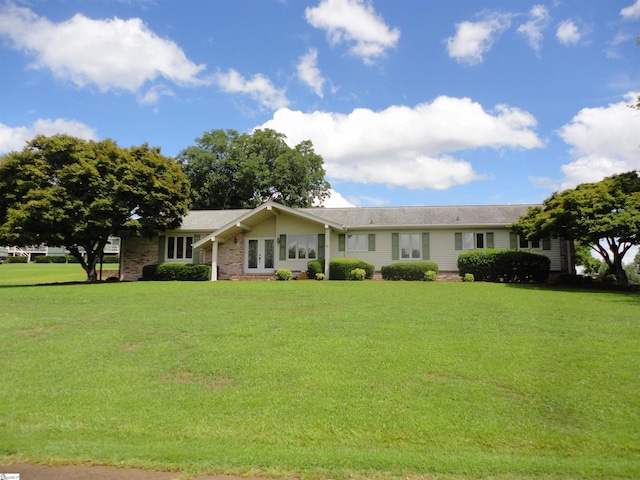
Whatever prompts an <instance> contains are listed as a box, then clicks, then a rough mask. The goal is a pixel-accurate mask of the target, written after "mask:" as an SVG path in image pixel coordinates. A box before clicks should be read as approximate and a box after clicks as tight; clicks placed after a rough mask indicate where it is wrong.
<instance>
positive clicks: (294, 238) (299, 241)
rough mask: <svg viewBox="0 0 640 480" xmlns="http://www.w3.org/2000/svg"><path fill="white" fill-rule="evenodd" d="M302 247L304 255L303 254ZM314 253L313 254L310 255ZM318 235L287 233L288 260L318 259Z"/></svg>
mask: <svg viewBox="0 0 640 480" xmlns="http://www.w3.org/2000/svg"><path fill="white" fill-rule="evenodd" d="M301 247H302V248H304V256H301V255H300V253H301V252H302V250H301ZM292 248H293V249H294V250H293V251H292ZM310 253H313V256H311V255H310ZM317 259H318V235H317V234H316V235H287V260H317Z"/></svg>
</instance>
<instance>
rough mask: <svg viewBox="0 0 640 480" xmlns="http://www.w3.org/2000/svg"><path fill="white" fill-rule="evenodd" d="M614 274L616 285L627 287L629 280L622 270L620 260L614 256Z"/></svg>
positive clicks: (625, 272)
mask: <svg viewBox="0 0 640 480" xmlns="http://www.w3.org/2000/svg"><path fill="white" fill-rule="evenodd" d="M613 263H614V264H613V268H614V273H615V275H616V282H617V283H618V285H620V286H622V287H626V286H628V285H629V278H628V277H627V271H626V270H625V269H624V265H622V258H620V257H618V256H616V258H614V262H613Z"/></svg>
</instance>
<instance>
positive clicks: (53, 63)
mask: <svg viewBox="0 0 640 480" xmlns="http://www.w3.org/2000/svg"><path fill="white" fill-rule="evenodd" d="M0 36H4V37H6V38H9V39H10V40H11V41H12V43H13V47H14V48H15V49H17V50H23V51H25V52H27V53H28V54H29V55H31V56H33V58H34V62H33V65H32V66H33V67H34V68H46V69H49V70H51V72H52V73H53V74H54V75H55V76H56V77H58V78H61V79H63V80H67V81H70V82H72V83H73V84H74V85H76V86H78V87H85V86H88V85H95V86H97V87H98V88H99V89H100V90H101V91H108V90H116V91H121V90H124V91H129V92H136V91H138V90H139V89H140V88H141V87H142V86H143V85H144V84H145V83H146V82H150V81H154V80H155V79H156V78H158V77H163V78H165V79H166V80H168V81H170V82H173V83H175V84H178V85H202V84H206V83H207V82H206V80H203V79H201V78H199V77H198V75H199V74H200V73H201V72H202V71H203V70H204V68H205V67H204V65H197V64H195V63H193V62H192V61H190V60H189V59H188V58H187V57H186V55H185V54H184V52H183V51H182V50H181V49H180V47H178V45H176V44H175V43H174V42H172V41H171V40H168V39H164V38H161V37H159V36H158V35H156V34H155V33H153V32H152V31H151V30H149V29H148V28H147V27H146V26H145V25H144V23H143V22H142V20H140V19H139V18H132V19H129V20H122V19H120V18H113V19H107V20H93V19H90V18H87V17H85V16H83V15H81V14H77V15H74V16H73V17H72V18H71V19H69V20H66V21H64V22H60V23H53V22H51V21H49V20H48V19H46V18H44V17H40V16H38V15H36V14H35V13H34V12H33V11H32V10H30V9H28V8H21V7H17V6H15V5H13V4H11V3H7V4H5V5H4V6H3V7H0Z"/></svg>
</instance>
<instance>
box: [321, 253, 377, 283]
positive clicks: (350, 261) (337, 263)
mask: <svg viewBox="0 0 640 480" xmlns="http://www.w3.org/2000/svg"><path fill="white" fill-rule="evenodd" d="M356 268H361V269H362V270H364V271H365V272H366V278H368V279H372V278H373V274H374V272H375V267H374V266H373V264H372V263H368V262H364V261H362V260H358V259H357V258H334V259H333V260H331V262H329V279H330V280H346V279H348V278H349V276H350V274H351V272H352V271H353V270H355V269H356ZM314 278H315V276H314Z"/></svg>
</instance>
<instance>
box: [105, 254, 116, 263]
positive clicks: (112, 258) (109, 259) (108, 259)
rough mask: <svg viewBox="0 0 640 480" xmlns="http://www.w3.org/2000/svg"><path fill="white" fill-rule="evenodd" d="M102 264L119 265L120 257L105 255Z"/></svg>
mask: <svg viewBox="0 0 640 480" xmlns="http://www.w3.org/2000/svg"><path fill="white" fill-rule="evenodd" d="M102 263H120V255H105V256H104V257H102Z"/></svg>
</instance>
